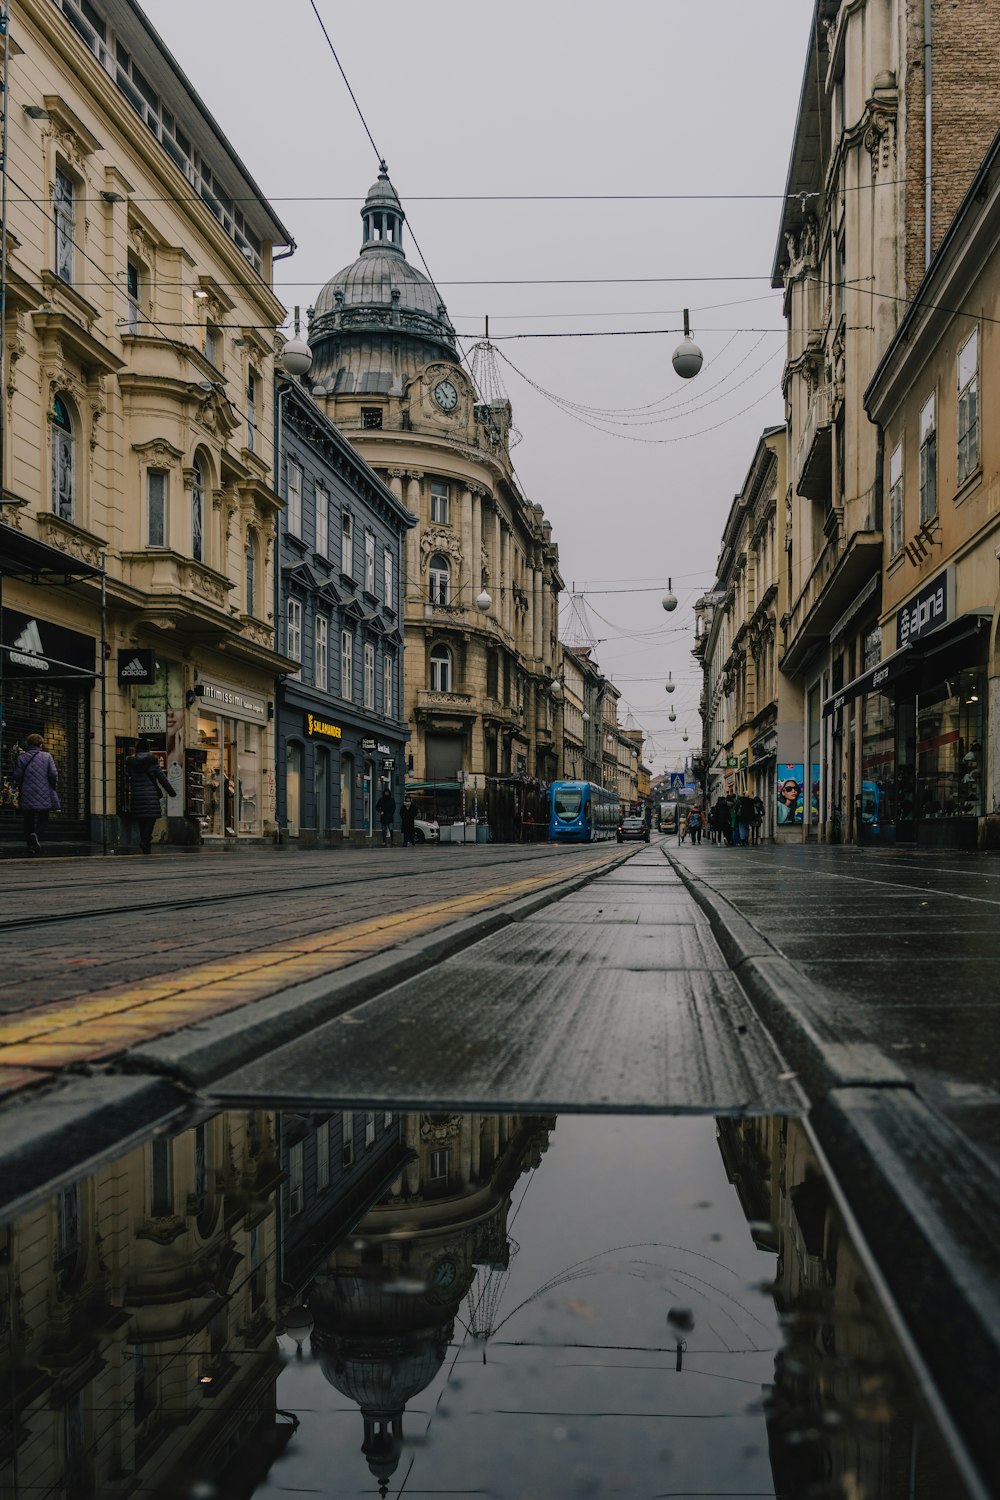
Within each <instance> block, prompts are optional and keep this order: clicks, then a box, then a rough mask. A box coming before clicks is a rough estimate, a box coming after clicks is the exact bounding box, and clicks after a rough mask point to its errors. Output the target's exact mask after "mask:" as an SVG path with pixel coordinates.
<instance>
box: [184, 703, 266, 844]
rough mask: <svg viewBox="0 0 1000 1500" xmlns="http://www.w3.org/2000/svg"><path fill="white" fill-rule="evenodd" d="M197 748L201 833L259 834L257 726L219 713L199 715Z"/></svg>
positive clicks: (226, 835) (221, 835) (211, 835)
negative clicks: (202, 761) (200, 755)
mask: <svg viewBox="0 0 1000 1500" xmlns="http://www.w3.org/2000/svg"><path fill="white" fill-rule="evenodd" d="M198 748H199V749H200V750H203V751H204V752H205V764H204V769H203V771H202V775H203V777H204V801H203V807H204V813H203V819H202V832H203V833H204V834H205V836H206V837H208V838H235V837H236V835H237V832H239V833H241V834H244V835H246V836H248V837H249V836H254V835H256V834H259V832H260V827H261V824H260V730H259V729H258V727H257V726H256V725H255V724H244V723H243V722H242V721H240V720H237V719H227V718H225V717H223V715H221V714H200V715H199V717H198Z"/></svg>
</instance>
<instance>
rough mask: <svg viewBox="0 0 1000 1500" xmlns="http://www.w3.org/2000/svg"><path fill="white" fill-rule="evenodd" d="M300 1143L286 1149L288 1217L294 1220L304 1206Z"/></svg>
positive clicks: (297, 1142)
mask: <svg viewBox="0 0 1000 1500" xmlns="http://www.w3.org/2000/svg"><path fill="white" fill-rule="evenodd" d="M302 1157H303V1151H302V1142H301V1141H296V1142H295V1145H294V1146H290V1147H289V1148H288V1217H289V1218H290V1219H294V1218H295V1216H296V1214H300V1213H301V1212H302V1209H303V1207H304V1206H305V1188H304V1172H303V1160H302Z"/></svg>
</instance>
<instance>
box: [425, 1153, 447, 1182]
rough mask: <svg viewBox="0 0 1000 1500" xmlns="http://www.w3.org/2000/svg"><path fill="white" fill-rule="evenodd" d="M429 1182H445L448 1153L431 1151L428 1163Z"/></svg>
mask: <svg viewBox="0 0 1000 1500" xmlns="http://www.w3.org/2000/svg"><path fill="white" fill-rule="evenodd" d="M429 1167H430V1171H429V1180H430V1181H431V1182H445V1181H447V1177H448V1153H447V1151H432V1152H431V1154H430V1163H429Z"/></svg>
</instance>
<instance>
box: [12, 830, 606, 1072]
mask: <svg viewBox="0 0 1000 1500" xmlns="http://www.w3.org/2000/svg"><path fill="white" fill-rule="evenodd" d="M610 862H611V858H610V855H609V854H605V855H603V856H602V857H600V858H598V859H592V860H589V861H587V862H586V864H584V865H582V866H581V865H578V866H576V867H575V869H574V871H573V873H574V874H575V873H586V872H589V871H591V870H594V869H599V868H600V867H601V866H602V865H605V864H608V863H610ZM565 879H566V874H565V873H559V874H552V873H551V872H550V873H548V874H545V875H532V876H527V877H525V878H523V879H521V880H514V881H508V882H507V883H505V884H504V885H498V886H491V887H490V888H489V889H488V890H483V891H472V892H470V893H469V894H468V895H466V896H456V897H449V898H447V899H444V900H438V901H431V902H426V903H425V904H424V905H423V906H418V907H411V908H409V909H408V910H403V911H398V912H386V913H385V914H384V915H380V916H377V917H368V918H365V919H364V920H363V921H359V922H355V923H352V924H345V925H344V926H343V927H339V928H332V929H331V928H328V929H327V930H326V931H324V932H319V933H313V934H311V935H310V936H308V937H299V938H290V939H289V940H288V941H287V942H286V943H278V944H275V943H273V942H272V943H271V944H270V945H269V946H268V947H267V948H259V949H251V950H249V951H248V952H243V953H240V954H234V955H233V957H232V958H231V959H218V958H215V959H212V960H210V961H208V962H206V963H203V964H193V965H192V966H191V967H190V968H188V969H181V970H178V971H177V973H175V974H171V975H163V974H160V975H156V976H153V977H150V978H149V979H146V980H140V981H139V982H138V983H136V984H132V985H127V986H113V987H109V989H108V990H107V991H105V992H104V993H103V994H97V995H91V996H88V998H87V999H85V1000H78V1001H68V1002H65V1003H62V1002H60V1003H57V1004H54V1005H51V1006H43V1007H39V1008H38V1009H37V1010H34V1011H30V1012H22V1013H20V1014H14V1015H12V1016H11V1017H9V1018H8V1019H7V1020H5V1021H4V1022H2V1023H0V1088H3V1089H5V1090H6V1089H10V1088H18V1087H25V1086H27V1084H28V1083H29V1082H34V1081H37V1079H38V1078H39V1077H43V1076H44V1072H43V1073H37V1072H27V1071H25V1070H27V1069H41V1070H49V1071H50V1070H52V1069H54V1068H59V1067H62V1066H65V1065H66V1064H67V1063H72V1062H80V1061H84V1060H86V1059H88V1058H91V1059H92V1058H96V1057H99V1056H100V1057H104V1056H108V1055H112V1054H113V1053H115V1052H120V1051H124V1050H125V1049H126V1048H127V1047H128V1046H129V1044H130V1043H131V1042H134V1041H139V1040H144V1039H148V1038H149V1037H150V1036H158V1035H161V1034H163V1033H165V1032H168V1031H173V1030H176V1029H178V1028H179V1027H183V1026H185V1025H189V1024H190V1023H191V1022H192V1021H194V1020H197V1019H200V1018H205V1017H208V1016H211V1015H217V1014H220V1013H221V1012H223V1011H227V1010H233V1009H236V1008H237V1007H239V1006H242V1005H246V1004H248V1003H250V1002H251V1001H253V1000H258V999H262V998H263V997H264V996H266V995H269V994H273V993H274V992H275V991H276V990H280V989H284V988H286V987H287V985H288V984H289V983H290V982H291V983H301V982H302V980H304V979H305V978H307V977H310V976H319V975H321V974H326V973H334V972H336V971H337V970H338V969H342V968H345V967H347V966H348V965H349V964H351V963H355V962H357V961H358V959H359V958H362V957H364V956H365V955H366V954H369V953H373V952H379V951H385V950H386V949H388V948H393V947H396V946H397V945H398V944H399V943H400V942H403V941H405V940H406V939H407V938H411V937H414V936H417V935H419V934H422V933H425V932H428V931H433V930H435V929H436V928H438V927H441V926H447V925H448V924H449V922H451V921H454V920H455V919H456V917H457V916H464V915H467V914H468V913H470V912H474V911H482V910H485V909H487V908H489V907H491V906H496V905H499V904H501V903H502V902H504V901H507V900H510V899H511V898H513V897H516V896H518V895H526V894H527V893H529V892H530V891H533V890H539V889H542V888H543V887H545V886H547V885H558V884H561V883H562V882H563V881H564V880H565ZM15 1080H19V1081H15Z"/></svg>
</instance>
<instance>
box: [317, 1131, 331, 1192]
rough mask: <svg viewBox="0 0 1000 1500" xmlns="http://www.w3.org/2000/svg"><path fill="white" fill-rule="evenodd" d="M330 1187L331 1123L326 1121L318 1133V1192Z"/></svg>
mask: <svg viewBox="0 0 1000 1500" xmlns="http://www.w3.org/2000/svg"><path fill="white" fill-rule="evenodd" d="M329 1186H330V1121H329V1120H324V1121H323V1123H322V1125H320V1126H319V1127H318V1129H317V1131H316V1190H317V1192H320V1193H322V1192H324V1191H325V1189H326V1188H328V1187H329Z"/></svg>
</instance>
